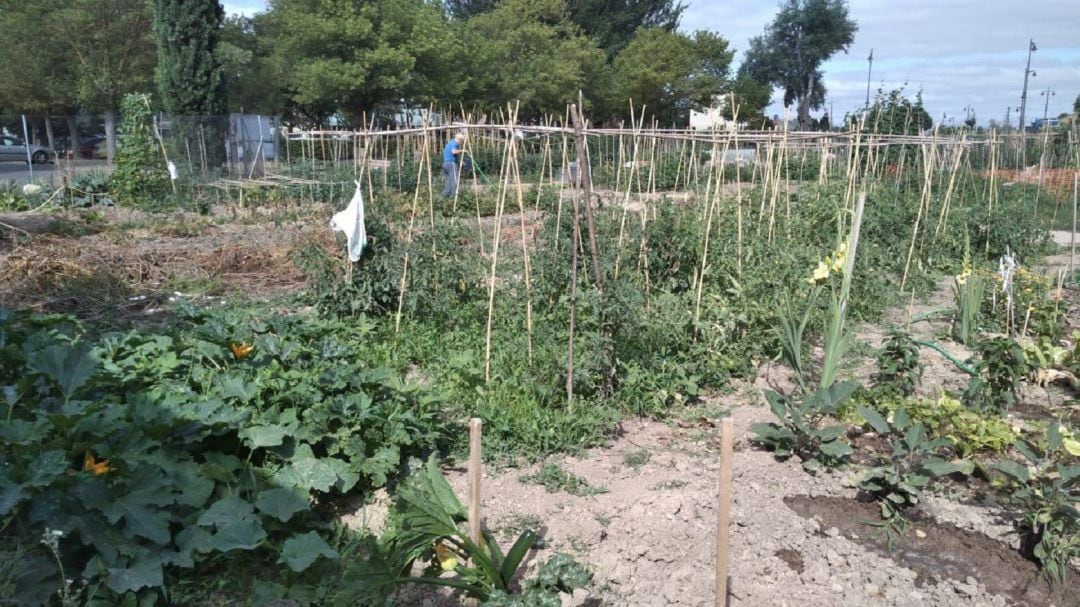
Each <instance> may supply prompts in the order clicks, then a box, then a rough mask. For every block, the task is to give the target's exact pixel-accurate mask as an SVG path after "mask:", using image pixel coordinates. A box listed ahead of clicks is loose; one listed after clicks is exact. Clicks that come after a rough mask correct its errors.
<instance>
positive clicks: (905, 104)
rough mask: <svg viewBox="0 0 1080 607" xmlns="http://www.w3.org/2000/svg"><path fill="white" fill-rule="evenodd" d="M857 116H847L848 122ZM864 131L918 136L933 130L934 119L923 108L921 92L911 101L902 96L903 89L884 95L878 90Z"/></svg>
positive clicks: (883, 92)
mask: <svg viewBox="0 0 1080 607" xmlns="http://www.w3.org/2000/svg"><path fill="white" fill-rule="evenodd" d="M857 118H858V116H849V122H850V120H853V119H857ZM865 124H866V129H867V130H871V131H873V132H875V133H889V134H892V135H918V134H919V133H920V132H921V131H926V130H928V129H931V128H933V126H934V119H933V118H931V117H930V114H929V113H928V112H927V111H926V108H925V107H923V100H922V91H919V92H918V93H916V94H915V100H914V101H912V100H910V99H908V98H907V97H906V96H904V89H903V88H902V87H901V88H898V89H893V90H891V91H889V92H888V93H886V92H885V91H883V90H880V89H879V90H878V92H877V95H876V96H875V97H874V102H873V103H872V104H871V105H870V110H869V112H868V113H867V116H866V123H865Z"/></svg>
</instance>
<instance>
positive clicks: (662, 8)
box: [568, 0, 686, 58]
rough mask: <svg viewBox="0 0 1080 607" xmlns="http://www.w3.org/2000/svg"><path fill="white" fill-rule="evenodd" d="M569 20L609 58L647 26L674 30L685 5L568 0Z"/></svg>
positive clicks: (653, 0)
mask: <svg viewBox="0 0 1080 607" xmlns="http://www.w3.org/2000/svg"><path fill="white" fill-rule="evenodd" d="M568 6H569V9H570V19H571V20H572V21H573V22H574V23H576V24H578V26H579V27H581V29H582V30H584V31H585V33H586V34H587V35H588V36H589V37H590V38H592V39H593V40H594V41H595V42H596V44H597V45H598V46H599V47H600V48H602V49H604V51H605V52H606V53H607V55H608V57H609V58H614V57H615V55H617V54H618V53H619V52H620V51H622V50H623V49H624V48H626V46H627V45H628V44H630V40H631V39H633V37H634V34H635V33H636V32H638V31H639V30H641V29H644V28H660V29H663V30H667V31H669V32H674V31H675V29H676V28H677V27H679V19H680V18H681V17H682V13H683V10H685V9H686V5H684V4H683V3H682V2H674V1H673V0H569V3H568Z"/></svg>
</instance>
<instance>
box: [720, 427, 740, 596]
mask: <svg viewBox="0 0 1080 607" xmlns="http://www.w3.org/2000/svg"><path fill="white" fill-rule="evenodd" d="M734 439H735V423H734V422H732V420H731V418H730V417H725V418H724V419H723V421H721V422H720V496H719V497H720V503H719V505H718V507H717V509H716V607H727V595H728V574H727V573H728V526H729V525H731V458H732V455H731V453H732V443H733V442H734Z"/></svg>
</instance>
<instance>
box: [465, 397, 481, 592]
mask: <svg viewBox="0 0 1080 607" xmlns="http://www.w3.org/2000/svg"><path fill="white" fill-rule="evenodd" d="M483 427H484V422H483V420H481V419H479V418H476V417H474V418H472V419H470V420H469V538H470V539H472V541H473V543H474V544H476V545H477V546H479V545H480V529H481V526H482V525H481V523H482V519H481V517H480V469H481V459H480V453H481V450H480V437H481V434H482V431H483ZM465 604H466V605H468V606H469V607H477V605H479V604H480V601H479V600H478V599H475V598H472V599H466V600H465Z"/></svg>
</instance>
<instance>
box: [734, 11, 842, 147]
mask: <svg viewBox="0 0 1080 607" xmlns="http://www.w3.org/2000/svg"><path fill="white" fill-rule="evenodd" d="M857 30H858V25H857V24H856V23H855V22H854V21H853V20H852V19H851V18H850V17H849V16H848V7H847V2H846V1H845V0H786V2H785V3H784V4H783V5H782V6H781V7H780V12H779V13H777V15H776V18H775V19H773V21H772V23H770V24H769V25H768V26H767V27H766V28H765V33H764V34H763V35H762V36H758V37H755V38H752V39H751V40H750V48H749V49H748V50H747V52H746V59H745V63H744V73H745V74H746V75H748V76H750V77H752V78H754V79H755V80H757V81H758V82H763V83H769V84H771V85H774V86H777V87H780V88H783V89H784V106H785V107H790V106H791V105H792V104H797V106H798V113H797V115H798V120H799V126H800V128H808V127H809V125H810V110H811V109H818V108H820V107H821V106H822V105H823V104H824V103H825V85H824V83H823V81H822V80H823V75H822V73H821V64H822V63H824V62H825V61H826V60H828V59H829V57H832V56H833V55H834V54H836V53H837V52H838V51H844V52H847V49H848V47H849V46H850V45H851V43H852V42H854V41H855V32H856V31H857Z"/></svg>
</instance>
